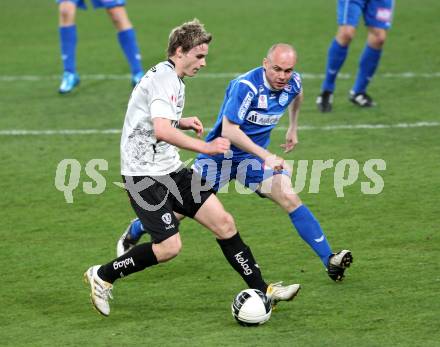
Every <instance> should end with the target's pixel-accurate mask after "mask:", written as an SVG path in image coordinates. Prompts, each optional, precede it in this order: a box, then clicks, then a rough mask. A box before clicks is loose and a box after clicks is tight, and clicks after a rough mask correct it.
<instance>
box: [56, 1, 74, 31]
mask: <svg viewBox="0 0 440 347" xmlns="http://www.w3.org/2000/svg"><path fill="white" fill-rule="evenodd" d="M63 4H64V3H63ZM63 4H62V5H60V7H59V17H60V25H62V26H67V25H72V24H74V21H75V8H74V7H72V6H70V4H67V3H66V4H67V6H66V5H63Z"/></svg>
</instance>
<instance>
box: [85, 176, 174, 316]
mask: <svg viewBox="0 0 440 347" xmlns="http://www.w3.org/2000/svg"><path fill="white" fill-rule="evenodd" d="M142 179H147V178H146V177H125V181H128V180H131V181H130V182H132V183H133V184H136V183H138V182H139V181H141V180H142ZM126 184H127V183H126ZM132 186H133V185H132ZM132 186H128V187H132ZM128 192H129V198H130V203H131V205H132V207H133V209H134V211H135V213H136V215H137V216H138V218H139V219H140V221H141V223H142V225H145V227H146V228H148V230H149V231H150V233H151V238H152V242H145V243H142V244H138V245H136V246H134V247H133V248H131V249H130V250H129V251H128V252H127V253H125V254H123V255H122V256H120V257H117V258H116V259H113V260H112V261H110V262H108V263H106V264H104V265H95V266H92V267H90V268H89V269H88V270H87V272H86V273H85V274H84V278H85V279H86V281H87V282H88V283H89V284H90V288H91V298H92V303H93V305H94V306H95V308H96V309H97V310H98V311H99V312H100V313H101V314H103V315H105V316H108V315H109V313H110V306H109V302H108V301H109V299H110V298H111V289H112V288H113V283H114V282H115V281H116V280H117V279H119V278H122V277H126V276H128V275H130V274H132V273H135V272H138V271H142V270H144V269H145V268H147V267H151V266H154V265H156V264H158V263H161V262H166V261H168V260H170V259H172V258H174V257H175V256H177V254H178V253H179V252H180V250H181V247H182V242H181V239H180V235H179V231H178V225H179V221H178V220H177V219H176V217H175V216H174V214H173V209H172V208H173V206H172V201H171V199H169V196H168V194H167V191H166V190H164V189H162V187H161V185H160V183H157V182H155V183H154V184H152V185H150V186H149V187H148V188H146V189H144V190H142V191H140V192H137V193H138V194H139V195H138V197H140V199H141V200H139V199H135V198H134V193H133V192H132V191H131V190H130V188H128ZM156 207H157V208H156Z"/></svg>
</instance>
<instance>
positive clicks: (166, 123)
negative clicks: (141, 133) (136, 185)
mask: <svg viewBox="0 0 440 347" xmlns="http://www.w3.org/2000/svg"><path fill="white" fill-rule="evenodd" d="M153 126H154V135H155V137H156V139H157V140H158V141H165V142H167V143H169V144H171V145H174V146H176V147H179V148H182V149H187V150H190V151H193V152H198V153H205V154H210V155H214V154H223V153H226V152H227V151H228V150H229V147H230V144H231V143H230V141H229V140H228V139H225V138H223V137H219V138H216V139H215V140H214V141H212V142H204V141H202V140H199V139H195V138H192V137H191V136H188V135H186V134H184V133H183V132H181V131H180V130H178V129H176V128H175V127H173V126H172V124H171V121H170V120H169V119H166V118H154V119H153Z"/></svg>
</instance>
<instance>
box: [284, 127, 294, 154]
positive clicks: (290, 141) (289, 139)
mask: <svg viewBox="0 0 440 347" xmlns="http://www.w3.org/2000/svg"><path fill="white" fill-rule="evenodd" d="M297 144H298V136H297V134H296V129H290V128H289V130H287V133H286V142H285V143H284V144H282V145H280V147H281V148H283V149H284V153H289V152H290V151H291V150H293V149H294V148H295V146H296V145H297Z"/></svg>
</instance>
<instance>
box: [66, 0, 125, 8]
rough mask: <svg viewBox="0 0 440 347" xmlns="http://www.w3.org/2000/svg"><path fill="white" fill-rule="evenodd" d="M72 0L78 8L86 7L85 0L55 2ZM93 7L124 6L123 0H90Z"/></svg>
mask: <svg viewBox="0 0 440 347" xmlns="http://www.w3.org/2000/svg"><path fill="white" fill-rule="evenodd" d="M66 1H69V2H73V3H74V4H75V5H76V6H78V7H79V8H82V9H83V10H86V9H87V5H86V0H57V4H59V3H61V2H66ZM90 1H91V2H92V5H93V8H102V7H104V8H113V7H117V6H125V0H90Z"/></svg>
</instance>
